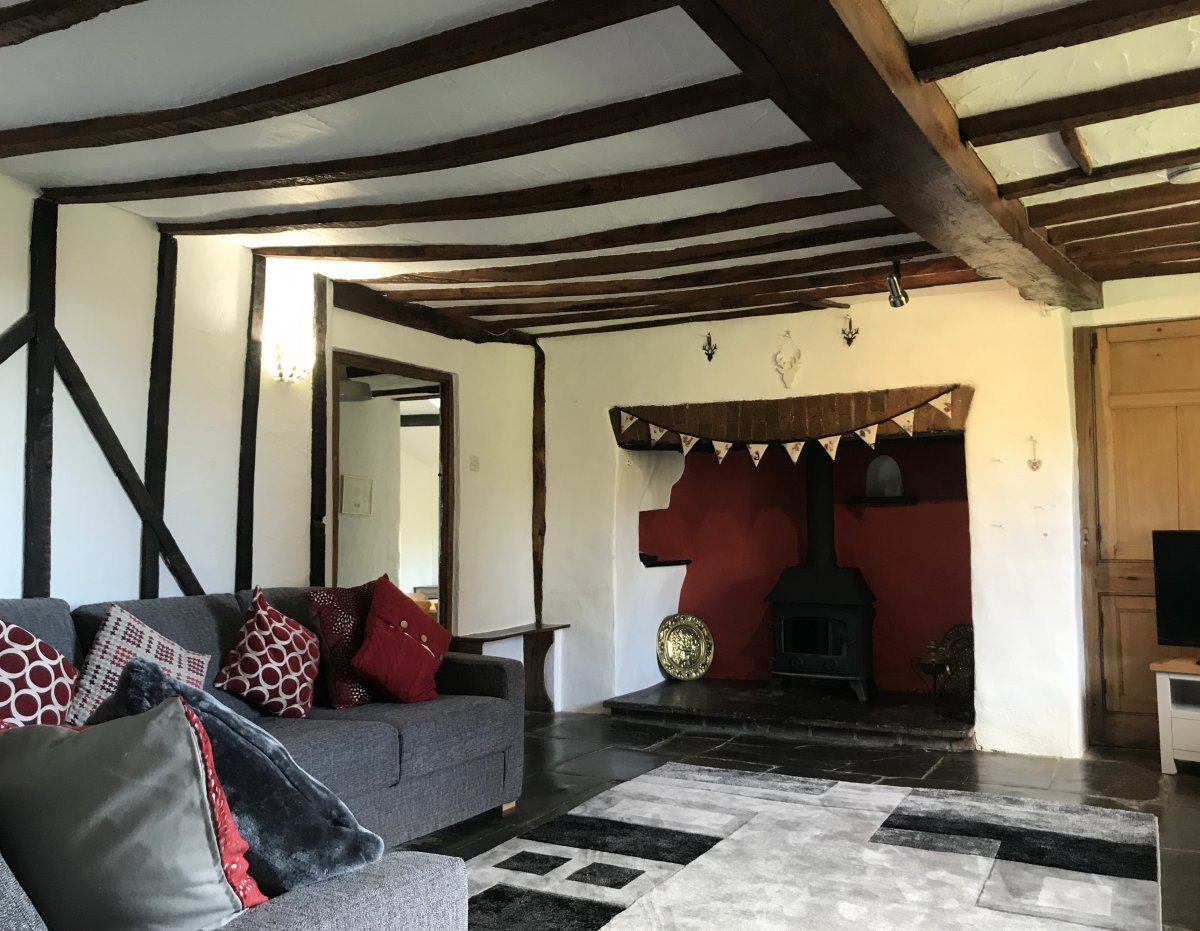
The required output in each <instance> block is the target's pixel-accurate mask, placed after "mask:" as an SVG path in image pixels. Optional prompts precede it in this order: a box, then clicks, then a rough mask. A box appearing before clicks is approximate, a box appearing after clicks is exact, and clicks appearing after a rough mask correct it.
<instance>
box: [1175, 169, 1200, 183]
mask: <svg viewBox="0 0 1200 931" xmlns="http://www.w3.org/2000/svg"><path fill="white" fill-rule="evenodd" d="M1167 180H1168V181H1169V182H1171V184H1200V164H1196V165H1183V166H1181V167H1179V168H1172V169H1171V170H1170V171H1168V172H1167Z"/></svg>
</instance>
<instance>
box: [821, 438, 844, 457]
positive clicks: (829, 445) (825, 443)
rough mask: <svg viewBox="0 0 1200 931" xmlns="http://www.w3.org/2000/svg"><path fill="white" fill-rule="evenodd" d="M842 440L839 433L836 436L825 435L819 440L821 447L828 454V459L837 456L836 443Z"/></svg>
mask: <svg viewBox="0 0 1200 931" xmlns="http://www.w3.org/2000/svg"><path fill="white" fill-rule="evenodd" d="M840 442H842V436H841V434H840V433H839V434H838V435H837V436H827V437H825V439H823V440H821V448H822V449H823V450H825V452H827V453H828V454H829V458H830V459H836V458H837V450H838V444H839V443H840Z"/></svg>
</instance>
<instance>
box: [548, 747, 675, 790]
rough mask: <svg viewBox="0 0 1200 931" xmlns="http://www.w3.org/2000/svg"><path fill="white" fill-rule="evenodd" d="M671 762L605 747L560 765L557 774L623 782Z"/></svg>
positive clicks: (665, 758)
mask: <svg viewBox="0 0 1200 931" xmlns="http://www.w3.org/2000/svg"><path fill="white" fill-rule="evenodd" d="M669 762H671V758H670V757H667V756H658V755H657V754H654V753H645V752H643V751H641V750H630V749H628V748H626V747H605V748H604V749H603V750H595V751H593V752H592V753H587V754H584V755H583V756H579V757H576V758H575V759H573V760H567V761H566V762H565V763H560V764H559V765H558V766H557V767H556V769H555V772H559V773H571V774H575V775H580V776H591V777H593V778H596V779H612V780H616V781H621V782H623V781H625V780H627V779H635V778H636V777H638V776H640V775H642V774H643V773H648V772H650V770H652V769H657V768H658V767H659V766H662V765H663V764H664V763H669Z"/></svg>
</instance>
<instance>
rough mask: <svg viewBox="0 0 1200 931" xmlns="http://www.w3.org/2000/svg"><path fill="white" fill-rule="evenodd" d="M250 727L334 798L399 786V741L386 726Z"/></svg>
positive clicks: (305, 721)
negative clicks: (281, 748)
mask: <svg viewBox="0 0 1200 931" xmlns="http://www.w3.org/2000/svg"><path fill="white" fill-rule="evenodd" d="M254 723H255V724H257V725H258V726H259V727H261V728H262V729H263V730H264V731H266V732H267V733H269V734H270V735H271V736H273V737H274V738H275V739H276V740H278V741H279V742H280V743H281V744H283V745H284V746H285V747H286V748H287V751H288V753H290V754H291V755H292V758H293V759H294V760H295V761H296V762H297V763H299V764H300V766H301V767H302V768H303V769H306V770H307V771H308V772H309V773H311V774H312V776H313V777H314V778H316V779H317V780H318V781H319V782H322V783H324V784H325V787H326V788H327V789H329V790H330V791H331V792H333V793H334V794H335V795H339V796H341V797H343V798H349V797H352V796H356V795H365V794H367V793H369V792H378V791H379V790H380V789H387V788H391V787H392V786H394V785H396V783H398V782H399V781H400V739H399V737H398V735H397V734H396V729H395V728H394V727H391V726H389V725H387V724H381V723H379V722H377V721H361V720H360V721H349V720H315V719H312V718H269V717H264V718H258V719H256V720H255V722H254Z"/></svg>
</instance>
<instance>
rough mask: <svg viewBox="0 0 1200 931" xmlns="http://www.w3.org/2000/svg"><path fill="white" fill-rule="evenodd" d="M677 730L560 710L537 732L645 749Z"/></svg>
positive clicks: (542, 735) (543, 734) (611, 745)
mask: <svg viewBox="0 0 1200 931" xmlns="http://www.w3.org/2000/svg"><path fill="white" fill-rule="evenodd" d="M676 733H677V732H676V731H675V730H673V729H671V728H667V727H658V726H657V725H654V724H641V723H637V722H633V721H621V720H616V719H613V718H609V717H607V716H605V715H600V714H559V715H555V716H554V720H553V721H552V722H551V723H550V724H548V725H543V726H541V727H539V728H538V730H537V731H536V733H535V736H538V737H565V738H569V739H572V740H587V741H591V742H592V743H596V744H600V745H602V746H606V747H631V748H634V749H643V748H645V747H649V746H651V745H652V744H656V743H658V742H660V741H662V740H666V739H667V738H668V737H673V736H675V734H676Z"/></svg>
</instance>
